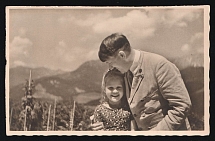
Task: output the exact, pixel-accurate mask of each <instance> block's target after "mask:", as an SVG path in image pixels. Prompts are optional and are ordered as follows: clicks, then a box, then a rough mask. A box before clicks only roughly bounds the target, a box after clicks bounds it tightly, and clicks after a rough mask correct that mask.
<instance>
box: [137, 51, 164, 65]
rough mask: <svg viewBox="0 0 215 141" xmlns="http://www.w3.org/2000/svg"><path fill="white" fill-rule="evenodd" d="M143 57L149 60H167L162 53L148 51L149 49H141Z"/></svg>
mask: <svg viewBox="0 0 215 141" xmlns="http://www.w3.org/2000/svg"><path fill="white" fill-rule="evenodd" d="M141 53H142V55H143V58H144V60H145V61H147V62H149V61H150V62H154V63H155V62H161V61H167V59H166V58H165V57H163V56H162V55H160V54H156V53H152V52H147V51H141Z"/></svg>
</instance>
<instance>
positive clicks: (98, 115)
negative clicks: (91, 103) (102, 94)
mask: <svg viewBox="0 0 215 141" xmlns="http://www.w3.org/2000/svg"><path fill="white" fill-rule="evenodd" d="M94 122H102V116H101V107H100V105H99V106H97V107H96V108H95V111H94Z"/></svg>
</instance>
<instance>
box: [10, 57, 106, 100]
mask: <svg viewBox="0 0 215 141" xmlns="http://www.w3.org/2000/svg"><path fill="white" fill-rule="evenodd" d="M106 69H107V65H106V64H105V63H102V62H101V61H99V60H92V61H88V62H85V63H83V64H82V65H81V66H80V67H79V68H78V69H76V70H75V71H72V72H66V73H62V74H57V75H52V76H45V77H41V78H39V79H34V85H35V90H36V91H35V93H36V95H35V96H36V97H39V98H48V97H47V96H45V94H46V95H49V98H52V99H53V98H55V97H57V98H58V99H67V98H73V97H74V96H75V95H77V94H79V93H84V92H86V93H88V92H89V94H91V96H92V97H100V91H101V81H102V76H103V73H104V71H105V70H106ZM32 75H34V71H32ZM27 78H28V76H27V77H26V79H27ZM24 83H25V81H23V82H22V84H20V85H17V86H15V87H12V88H11V89H10V98H13V99H19V98H21V97H22V96H23V93H24V91H23V90H22V88H23V87H24V86H23V84H24ZM79 99H80V98H79Z"/></svg>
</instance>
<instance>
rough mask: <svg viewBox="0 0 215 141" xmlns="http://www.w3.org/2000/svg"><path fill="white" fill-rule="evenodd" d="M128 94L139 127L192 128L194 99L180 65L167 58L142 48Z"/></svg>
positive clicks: (141, 128) (158, 128)
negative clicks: (182, 75)
mask: <svg viewBox="0 0 215 141" xmlns="http://www.w3.org/2000/svg"><path fill="white" fill-rule="evenodd" d="M125 81H126V82H125V83H126V95H127V99H128V103H129V105H130V108H131V112H132V114H133V116H134V119H135V121H136V123H137V126H138V129H139V130H156V131H158V130H169V131H170V130H190V125H189V122H188V119H187V114H188V112H189V110H190V107H191V101H190V97H189V94H188V92H187V89H186V87H185V85H184V82H183V80H182V78H181V74H180V72H179V70H178V68H177V67H176V66H175V65H174V64H172V63H171V62H169V61H168V60H167V59H165V58H164V57H162V56H160V55H157V54H153V53H149V52H144V51H141V55H140V59H139V63H138V67H137V72H136V74H135V75H134V78H133V82H132V88H131V92H129V90H128V81H127V77H125Z"/></svg>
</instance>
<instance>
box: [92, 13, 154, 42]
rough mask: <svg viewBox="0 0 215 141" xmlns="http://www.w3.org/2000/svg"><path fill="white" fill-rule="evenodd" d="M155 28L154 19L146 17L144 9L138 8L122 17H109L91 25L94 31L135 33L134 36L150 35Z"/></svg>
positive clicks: (143, 36)
mask: <svg viewBox="0 0 215 141" xmlns="http://www.w3.org/2000/svg"><path fill="white" fill-rule="evenodd" d="M155 29H156V23H155V19H153V18H150V17H148V16H147V13H146V12H145V11H140V10H133V11H130V12H128V13H127V14H126V15H125V16H122V17H117V18H113V17H110V18H107V19H106V20H104V21H102V22H96V23H95V24H94V25H93V30H94V31H95V32H96V33H109V34H110V33H114V32H122V33H124V34H126V35H130V34H132V35H135V36H136V38H146V37H149V36H152V35H154V32H155Z"/></svg>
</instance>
